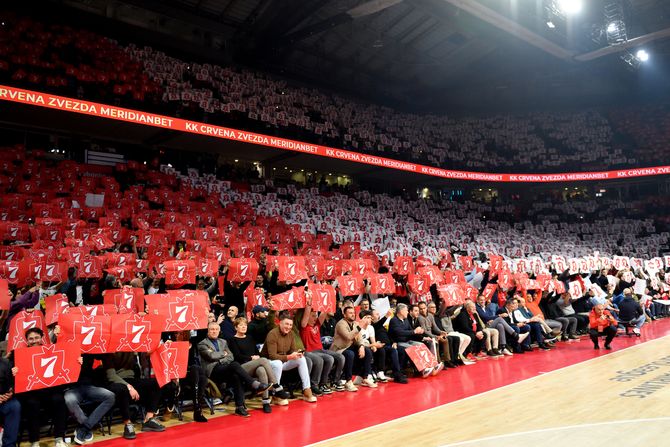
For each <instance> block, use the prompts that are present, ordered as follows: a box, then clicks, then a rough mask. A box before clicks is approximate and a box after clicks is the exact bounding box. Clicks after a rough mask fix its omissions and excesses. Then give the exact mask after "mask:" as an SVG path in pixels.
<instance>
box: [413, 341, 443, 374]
mask: <svg viewBox="0 0 670 447" xmlns="http://www.w3.org/2000/svg"><path fill="white" fill-rule="evenodd" d="M405 352H406V353H407V355H408V356H409V358H410V359H411V360H412V363H414V366H416V369H417V370H418V371H423V370H424V369H426V368H434V367H436V366H437V359H436V358H435V356H434V355H433V353H432V352H430V350H429V349H428V347H426V345H424V344H423V343H422V344H420V345H412V346H410V347H409V348H407V349H405Z"/></svg>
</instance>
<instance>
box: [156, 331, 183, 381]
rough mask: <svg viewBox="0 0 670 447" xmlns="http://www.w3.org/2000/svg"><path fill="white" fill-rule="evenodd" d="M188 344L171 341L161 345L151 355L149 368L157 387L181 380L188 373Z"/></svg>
mask: <svg viewBox="0 0 670 447" xmlns="http://www.w3.org/2000/svg"><path fill="white" fill-rule="evenodd" d="M188 349H189V342H187V341H173V342H170V343H167V344H161V345H159V346H158V348H157V349H156V350H155V351H154V352H152V353H151V366H152V367H153V369H154V374H155V375H156V381H157V382H158V386H159V387H161V388H162V387H163V386H165V385H166V384H167V383H169V382H170V381H171V380H174V379H183V378H184V377H186V373H187V372H188Z"/></svg>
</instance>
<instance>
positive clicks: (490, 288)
mask: <svg viewBox="0 0 670 447" xmlns="http://www.w3.org/2000/svg"><path fill="white" fill-rule="evenodd" d="M497 289H498V285H497V284H495V283H492V282H490V283H488V284H486V287H484V291H483V292H482V295H484V298H486V300H487V301H491V297H493V294H494V293H495V292H496V290H497Z"/></svg>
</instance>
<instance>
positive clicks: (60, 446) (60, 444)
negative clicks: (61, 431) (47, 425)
mask: <svg viewBox="0 0 670 447" xmlns="http://www.w3.org/2000/svg"><path fill="white" fill-rule="evenodd" d="M55 441H56V442H55V443H54V445H55V446H56V447H69V446H70V444H68V443H67V442H65V441H64V440H63V438H56V439H55Z"/></svg>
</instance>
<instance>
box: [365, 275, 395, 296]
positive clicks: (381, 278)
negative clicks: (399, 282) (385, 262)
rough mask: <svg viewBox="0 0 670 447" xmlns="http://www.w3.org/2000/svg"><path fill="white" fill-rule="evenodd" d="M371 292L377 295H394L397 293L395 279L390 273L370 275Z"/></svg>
mask: <svg viewBox="0 0 670 447" xmlns="http://www.w3.org/2000/svg"><path fill="white" fill-rule="evenodd" d="M370 293H376V294H377V295H393V294H394V293H395V280H394V279H393V275H392V274H390V273H377V274H374V275H370Z"/></svg>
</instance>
